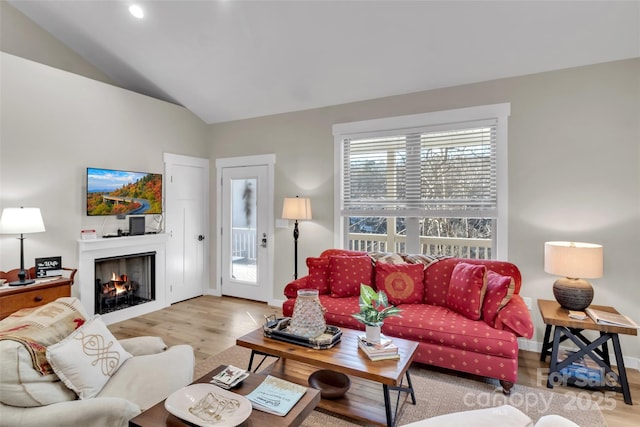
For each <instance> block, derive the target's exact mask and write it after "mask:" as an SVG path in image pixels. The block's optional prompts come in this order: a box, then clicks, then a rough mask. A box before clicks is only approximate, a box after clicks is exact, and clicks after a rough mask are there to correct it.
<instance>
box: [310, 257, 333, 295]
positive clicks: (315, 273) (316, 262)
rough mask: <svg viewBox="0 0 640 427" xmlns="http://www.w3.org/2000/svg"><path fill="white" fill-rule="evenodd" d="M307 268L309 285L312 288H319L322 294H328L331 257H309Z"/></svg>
mask: <svg viewBox="0 0 640 427" xmlns="http://www.w3.org/2000/svg"><path fill="white" fill-rule="evenodd" d="M307 268H308V269H309V278H308V279H307V285H308V286H309V287H310V288H312V289H317V290H318V293H319V294H320V295H323V294H328V293H329V291H330V289H331V288H330V287H329V258H312V257H309V258H307Z"/></svg>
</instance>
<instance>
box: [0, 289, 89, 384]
mask: <svg viewBox="0 0 640 427" xmlns="http://www.w3.org/2000/svg"><path fill="white" fill-rule="evenodd" d="M83 311H84V310H83V309H82V307H81V305H80V301H78V300H77V299H76V298H60V299H58V300H56V301H53V302H50V303H48V304H45V305H43V306H40V307H36V308H25V309H22V310H19V311H16V312H15V313H13V314H12V315H11V316H9V317H7V318H5V319H3V320H1V321H0V340H13V341H17V342H19V343H21V344H23V345H24V346H25V348H26V349H27V351H28V352H29V354H30V355H31V360H32V362H33V368H34V369H35V370H37V371H38V372H40V374H41V375H49V374H51V373H53V370H52V369H51V366H50V365H49V362H47V357H46V353H47V347H48V346H50V345H52V344H55V343H57V342H59V341H61V340H62V339H64V338H66V337H67V336H69V334H71V332H73V331H74V330H76V329H77V328H79V327H80V326H81V325H82V324H83V323H84V321H85V317H84V315H83V314H82V313H83Z"/></svg>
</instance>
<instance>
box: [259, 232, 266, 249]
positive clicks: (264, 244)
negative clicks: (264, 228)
mask: <svg viewBox="0 0 640 427" xmlns="http://www.w3.org/2000/svg"><path fill="white" fill-rule="evenodd" d="M260 246H262V247H263V248H266V247H267V233H262V243H260Z"/></svg>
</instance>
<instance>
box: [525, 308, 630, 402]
mask: <svg viewBox="0 0 640 427" xmlns="http://www.w3.org/2000/svg"><path fill="white" fill-rule="evenodd" d="M591 307H593V308H595V309H597V310H602V311H607V312H610V313H618V312H617V311H616V310H615V309H614V308H613V307H608V306H599V305H593V306H591ZM538 308H539V309H540V314H541V315H542V320H543V321H544V323H545V325H547V327H546V330H545V333H544V341H543V343H542V351H541V352H540V361H542V362H544V361H545V360H546V358H547V356H548V355H550V356H551V361H550V364H549V377H548V379H547V387H548V388H553V381H552V378H553V377H554V376H555V377H558V376H559V373H560V371H561V370H562V369H564V368H565V367H567V366H569V365H571V364H572V363H573V362H575V361H577V360H579V359H580V358H582V357H585V356H587V357H590V358H591V359H593V361H594V362H596V363H597V364H598V365H599V366H600V367H601V368H602V369H603V372H604V378H603V380H604V379H606V378H610V377H613V378H614V379H615V381H616V382H617V383H618V384H620V386H619V387H615V386H612V387H609V388H611V389H612V390H615V391H617V392H622V395H623V397H624V402H625V403H626V404H628V405H631V404H632V402H631V391H630V390H629V382H628V381H627V372H626V370H625V367H624V360H623V357H622V349H621V347H620V340H619V338H618V334H626V335H638V330H637V329H635V328H626V327H621V326H611V325H601V324H597V323H595V322H594V321H593V320H591V318H587V319H585V320H576V319H572V318H570V317H569V310H567V309H565V308H562V307H561V306H560V304H558V303H557V302H556V301H550V300H538ZM585 330H591V331H597V332H599V333H600V336H599V337H598V338H596V339H595V340H590V339H589V338H587V337H585V336H584V335H583V333H582V332H583V331H585ZM552 331H553V337H551V332H552ZM566 340H569V341H571V342H572V343H573V344H575V345H576V346H577V347H578V350H577V351H576V352H574V353H572V354H571V355H569V356H568V357H567V358H566V359H564V360H562V361H558V350H559V347H560V343H562V342H564V341H566ZM609 341H611V343H612V345H613V352H614V354H615V357H616V365H617V371H618V372H617V373H616V372H615V371H614V370H613V369H612V368H611V361H610V360H609V347H608V342H609Z"/></svg>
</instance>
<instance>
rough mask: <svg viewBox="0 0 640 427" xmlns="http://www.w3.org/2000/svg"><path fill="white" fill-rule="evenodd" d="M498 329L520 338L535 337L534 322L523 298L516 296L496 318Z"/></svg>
mask: <svg viewBox="0 0 640 427" xmlns="http://www.w3.org/2000/svg"><path fill="white" fill-rule="evenodd" d="M495 328H496V329H503V330H507V331H511V332H513V333H514V334H516V335H517V336H519V337H524V338H527V339H530V338H531V337H533V321H532V320H531V314H529V309H528V308H527V305H526V304H525V303H524V300H523V299H522V297H521V296H520V295H518V294H515V295H514V296H513V297H511V299H510V300H509V302H508V303H507V305H505V306H504V308H503V309H502V310H500V311H499V312H498V315H497V316H496V323H495Z"/></svg>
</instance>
